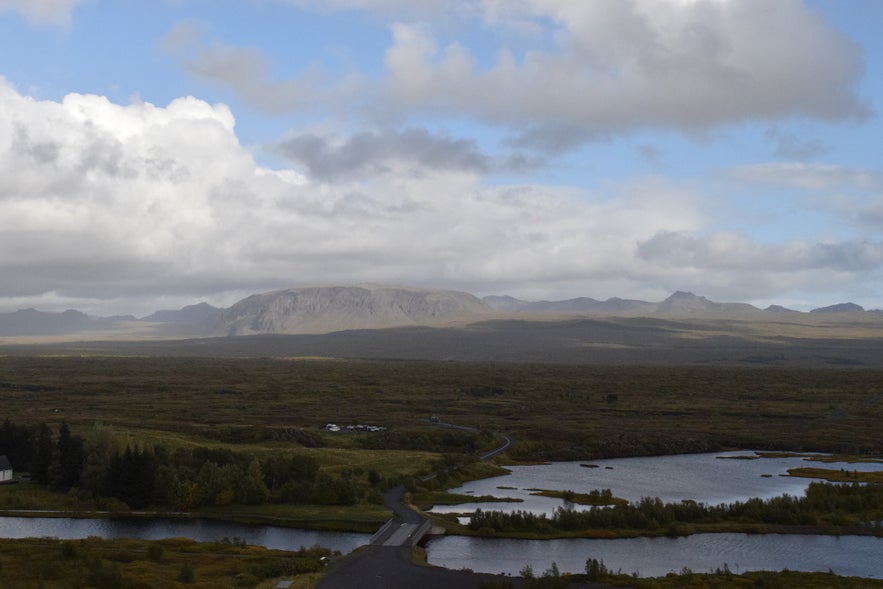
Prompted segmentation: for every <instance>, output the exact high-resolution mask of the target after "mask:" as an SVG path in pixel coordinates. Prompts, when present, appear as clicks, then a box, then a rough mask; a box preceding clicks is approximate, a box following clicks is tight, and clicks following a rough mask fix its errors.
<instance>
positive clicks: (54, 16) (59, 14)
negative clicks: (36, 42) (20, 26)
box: [0, 0, 83, 25]
mask: <svg viewBox="0 0 883 589" xmlns="http://www.w3.org/2000/svg"><path fill="white" fill-rule="evenodd" d="M82 3H83V0H0V12H2V11H4V10H14V11H16V12H20V13H21V14H22V15H23V16H24V17H25V18H26V19H27V20H28V21H29V22H32V23H35V24H51V25H66V24H68V22H70V17H71V12H73V9H74V7H75V6H76V5H77V4H82Z"/></svg>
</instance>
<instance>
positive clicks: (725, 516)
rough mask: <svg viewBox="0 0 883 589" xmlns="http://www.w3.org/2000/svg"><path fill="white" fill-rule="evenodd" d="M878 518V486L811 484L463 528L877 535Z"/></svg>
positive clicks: (480, 515)
mask: <svg viewBox="0 0 883 589" xmlns="http://www.w3.org/2000/svg"><path fill="white" fill-rule="evenodd" d="M881 520H883V485H879V484H859V483H851V484H836V483H823V482H813V483H810V484H809V486H808V487H807V490H806V493H805V495H804V496H803V497H795V496H791V495H781V496H779V497H773V498H770V499H759V498H752V499H748V500H746V501H737V502H734V503H730V504H720V505H707V504H705V503H699V502H695V501H681V502H672V503H664V502H663V501H662V500H660V499H659V498H658V497H657V498H649V497H645V498H642V499H641V500H640V501H637V502H631V503H628V504H625V505H614V506H610V507H593V508H591V509H587V510H575V509H573V508H569V507H568V508H563V507H559V508H558V509H557V510H555V512H554V513H553V514H552V515H551V516H546V514H535V513H530V512H527V511H522V510H518V511H515V512H512V513H504V512H502V511H481V510H476V511H475V513H474V514H473V515H472V517H471V518H470V520H469V524H468V527H469V528H470V529H471V530H475V531H494V532H531V533H553V532H556V531H576V530H586V529H591V528H596V529H631V530H642V531H648V532H656V531H660V530H663V531H671V532H673V533H677V526H678V525H679V524H708V523H722V522H732V523H745V524H772V525H787V526H816V525H868V526H870V527H872V528H873V530H874V531H875V532H876V533H883V530H881Z"/></svg>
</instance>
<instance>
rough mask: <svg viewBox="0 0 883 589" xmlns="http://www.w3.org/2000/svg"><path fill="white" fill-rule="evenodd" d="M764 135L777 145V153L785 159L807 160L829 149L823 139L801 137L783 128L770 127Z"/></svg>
mask: <svg viewBox="0 0 883 589" xmlns="http://www.w3.org/2000/svg"><path fill="white" fill-rule="evenodd" d="M764 137H765V138H766V139H767V140H768V141H771V142H772V143H773V144H774V145H775V146H776V151H775V154H776V156H778V157H781V158H785V159H796V160H806V159H809V158H812V157H815V156H818V155H821V154H823V153H825V152H826V151H828V146H827V145H825V144H824V143H823V142H822V141H819V140H817V139H812V138H805V137H800V136H798V135H796V134H794V133H790V132H788V131H783V130H782V129H778V128H773V129H768V130H767V131H766V132H765V133H764Z"/></svg>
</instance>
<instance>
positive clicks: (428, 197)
mask: <svg viewBox="0 0 883 589" xmlns="http://www.w3.org/2000/svg"><path fill="white" fill-rule="evenodd" d="M418 135H419V136H418V137H416V140H415V138H413V137H410V136H407V134H406V135H402V136H399V135H396V134H392V135H390V136H379V135H378V136H372V137H371V138H370V139H371V141H370V142H369V143H372V144H380V145H385V146H386V147H385V149H387V151H388V152H389V153H388V154H387V155H388V156H389V157H387V158H386V159H385V160H384V161H383V165H378V164H377V162H379V161H380V160H376V161H375V160H369V161H370V165H371V169H372V173H371V174H370V175H368V177H367V178H366V177H352V176H346V175H343V176H335V178H334V181H333V182H325V181H324V180H323V179H322V177H321V176H319V177H317V176H315V175H312V174H311V173H310V171H309V169H307V170H306V171H305V172H303V171H302V172H296V171H294V170H288V169H281V170H269V169H266V168H264V167H261V166H259V165H257V164H256V163H255V161H254V160H253V158H252V157H251V155H250V153H249V152H248V151H247V150H246V149H245V148H244V147H243V146H241V145H240V143H239V141H238V139H237V136H236V133H235V121H234V119H233V116H232V114H231V113H230V110H229V109H228V108H227V107H225V106H223V105H210V104H208V103H205V102H203V101H201V100H198V99H195V98H180V99H178V100H175V101H173V102H171V103H170V104H169V105H167V106H164V107H163V106H156V105H152V104H148V103H141V102H136V103H132V104H128V105H118V104H114V103H111V102H110V101H108V100H107V99H106V98H103V97H100V96H93V95H79V94H72V95H69V96H67V97H65V98H64V99H63V100H62V101H61V102H53V101H37V100H34V99H32V98H30V97H27V96H23V95H21V94H20V93H18V92H17V91H16V90H15V89H13V88H11V87H10V86H9V85H7V84H6V83H3V82H0V275H2V276H3V278H4V279H3V281H2V282H0V310H12V309H11V308H10V307H18V306H38V307H39V306H40V305H41V304H46V303H47V302H49V303H51V304H53V305H58V308H57V309H56V310H60V309H61V308H66V307H69V306H70V307H77V308H80V309H82V310H84V311H87V312H91V313H95V314H110V313H128V312H131V313H135V314H147V313H149V312H151V311H152V310H154V309H155V307H156V306H158V305H157V303H156V301H157V300H159V301H161V303H160V304H162V305H163V306H166V307H168V306H174V304H173V302H174V301H180V302H183V303H186V302H195V301H196V300H200V299H204V298H207V299H209V300H210V301H214V302H218V303H222V304H229V303H230V302H232V301H231V300H230V299H231V298H233V296H234V293H235V294H236V295H239V294H245V293H247V292H255V291H260V290H266V289H271V288H279V287H283V286H291V285H297V284H308V283H313V284H315V283H358V282H391V283H408V284H424V285H431V286H446V287H451V288H462V289H466V290H471V291H474V292H484V293H487V292H504V289H505V290H508V291H510V292H514V293H516V294H518V293H525V292H528V291H531V290H533V291H534V292H537V291H538V289H540V288H542V289H545V290H546V292H547V293H552V294H557V296H561V297H562V298H563V297H565V296H577V295H589V296H603V295H606V296H613V295H618V296H632V297H639V296H642V295H645V296H648V297H652V296H656V295H658V294H659V289H660V287H661V285H662V286H664V287H665V288H667V289H670V290H674V289H676V288H684V287H692V286H693V285H694V284H698V285H705V288H696V289H695V290H698V291H699V292H702V293H703V294H708V295H714V294H715V293H716V292H717V291H711V290H710V289H719V290H720V292H724V290H725V289H726V288H729V289H731V293H732V292H738V293H744V292H746V291H747V290H749V286H752V287H756V288H757V289H760V290H761V291H762V292H759V293H758V292H752V293H749V295H750V296H755V297H756V296H765V295H774V294H776V293H777V292H783V291H782V290H779V289H782V288H785V287H786V286H788V287H792V286H794V285H798V286H807V285H809V286H813V285H822V286H821V287H822V288H827V287H828V286H830V285H832V284H836V283H837V282H838V281H842V280H846V278H847V277H848V276H851V275H854V274H855V273H858V272H875V271H878V269H879V267H880V265H881V263H883V250H881V246H880V244H879V243H877V242H873V241H863V242H862V241H855V242H832V243H830V244H814V243H811V242H806V243H804V242H796V241H795V242H789V243H786V244H780V246H781V247H776V246H775V245H763V246H761V245H758V244H756V243H753V242H752V241H751V240H750V239H748V238H747V237H744V236H739V235H713V236H711V237H703V238H694V237H689V236H695V235H702V234H703V232H704V231H706V230H707V225H708V222H709V220H708V219H706V217H705V216H704V215H703V213H702V207H703V200H702V198H701V196H700V195H698V194H696V193H695V192H693V191H692V190H690V189H687V188H685V187H683V186H680V185H677V184H674V183H672V182H670V181H667V180H665V179H663V178H655V177H648V178H643V179H640V180H635V181H633V182H631V183H628V184H621V185H618V186H611V187H609V188H608V189H606V190H605V191H603V192H587V191H585V190H578V189H574V188H568V187H548V186H546V187H544V186H536V185H509V186H492V185H488V184H486V183H485V181H484V179H483V176H482V171H481V170H480V169H475V168H474V167H470V166H468V165H467V166H460V165H447V164H446V163H445V162H448V161H449V158H450V155H451V153H453V154H454V155H456V156H457V157H460V156H463V154H464V153H465V155H466V156H468V157H467V159H468V158H471V157H473V156H474V153H472V151H471V146H469V145H466V146H463V145H458V144H455V143H449V142H445V141H441V142H438V141H437V138H432V137H431V136H424V135H422V134H418ZM400 140H404V142H405V143H409V142H413V141H416V144H417V145H419V146H422V147H421V148H420V149H422V150H423V151H422V152H421V154H418V157H415V158H410V159H409V158H402V152H401V151H400V146H399V145H400ZM436 148H437V149H440V150H441V156H438V154H435V153H434V152H433V149H436ZM389 150H391V151H389ZM360 153H361V152H360ZM332 155H334V154H332ZM334 157H336V156H334ZM334 157H332V160H333V159H334ZM437 157H441V158H442V163H443V164H444V165H439V163H438V161H437ZM538 285H542V286H541V287H539V286H538ZM624 288H625V289H628V290H627V291H623V289H624ZM730 296H733V295H732V294H730ZM89 301H91V304H89ZM28 302H33V304H28Z"/></svg>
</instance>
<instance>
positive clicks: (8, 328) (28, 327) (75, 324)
mask: <svg viewBox="0 0 883 589" xmlns="http://www.w3.org/2000/svg"><path fill="white" fill-rule="evenodd" d="M107 323H108V321H107V320H95V319H91V318H90V317H89V316H88V315H86V314H84V313H81V312H79V311H74V310H73V309H68V310H67V311H64V312H63V313H46V312H43V311H37V310H36V309H20V310H18V311H15V312H13V313H0V336H12V335H52V334H66V333H75V332H78V331H87V330H94V329H101V328H102V327H105V326H106V325H107Z"/></svg>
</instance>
